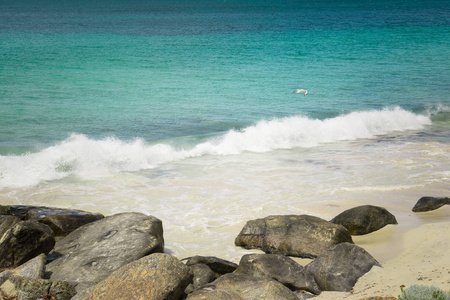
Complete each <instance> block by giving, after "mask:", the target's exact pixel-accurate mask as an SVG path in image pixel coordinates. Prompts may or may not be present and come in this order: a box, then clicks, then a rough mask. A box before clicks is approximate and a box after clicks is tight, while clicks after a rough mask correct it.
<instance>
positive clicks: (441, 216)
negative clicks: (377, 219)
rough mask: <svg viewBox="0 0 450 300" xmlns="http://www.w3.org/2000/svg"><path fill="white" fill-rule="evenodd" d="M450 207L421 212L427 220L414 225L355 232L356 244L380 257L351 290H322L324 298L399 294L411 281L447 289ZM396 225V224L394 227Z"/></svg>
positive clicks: (448, 285)
mask: <svg viewBox="0 0 450 300" xmlns="http://www.w3.org/2000/svg"><path fill="white" fill-rule="evenodd" d="M449 216H450V207H448V206H446V207H442V208H440V209H438V210H435V211H432V212H426V213H421V215H420V217H421V219H422V220H427V221H428V222H429V223H424V224H421V225H418V226H417V227H414V228H402V227H401V224H400V225H388V226H386V227H385V228H383V229H381V230H379V231H377V232H374V233H372V234H369V235H366V236H359V237H358V236H355V237H354V238H353V240H354V241H355V243H356V244H358V245H360V246H362V247H363V248H364V249H366V250H367V251H368V252H369V253H370V254H371V255H372V256H373V257H375V258H376V259H377V260H379V261H380V263H381V265H382V268H379V267H374V268H372V270H371V271H370V272H368V273H366V274H365V275H364V276H363V277H361V278H360V279H359V280H358V282H357V283H356V285H355V287H354V289H353V291H352V292H349V293H344V292H323V293H322V294H321V295H319V296H318V297H316V298H315V299H317V300H322V299H323V300H325V299H349V300H350V299H355V300H357V299H362V298H365V297H373V296H384V297H398V295H399V294H400V287H401V286H405V288H408V287H409V286H411V285H414V284H420V285H427V286H436V287H438V288H440V289H442V290H445V291H449V290H450V251H449V249H450V219H449ZM396 226H398V227H396Z"/></svg>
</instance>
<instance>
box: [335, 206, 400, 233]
mask: <svg viewBox="0 0 450 300" xmlns="http://www.w3.org/2000/svg"><path fill="white" fill-rule="evenodd" d="M330 222H331V223H334V224H339V225H342V226H344V227H345V228H347V230H348V231H349V232H350V234H351V235H362V234H368V233H371V232H373V231H377V230H379V229H381V228H383V227H384V226H386V225H388V224H397V220H396V219H395V216H394V215H393V214H391V213H390V212H388V211H387V210H386V209H385V208H383V207H379V206H373V205H362V206H358V207H354V208H351V209H349V210H346V211H344V212H342V213H341V214H339V215H337V216H336V217H334V218H333V219H332V220H331V221H330Z"/></svg>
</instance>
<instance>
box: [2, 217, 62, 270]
mask: <svg viewBox="0 0 450 300" xmlns="http://www.w3.org/2000/svg"><path fill="white" fill-rule="evenodd" d="M54 245H55V237H54V235H53V231H52V230H51V229H50V227H48V226H47V225H44V224H41V223H39V222H37V221H35V220H29V221H21V222H18V223H16V224H15V225H13V226H12V227H11V228H10V229H8V230H7V231H6V232H5V233H4V234H3V236H2V237H1V239H0V267H10V266H19V265H21V264H23V263H24V262H27V261H28V260H30V259H32V258H33V257H35V256H37V255H39V254H41V253H45V254H47V253H49V252H50V251H51V250H52V248H53V246H54Z"/></svg>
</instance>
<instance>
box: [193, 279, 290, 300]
mask: <svg viewBox="0 0 450 300" xmlns="http://www.w3.org/2000/svg"><path fill="white" fill-rule="evenodd" d="M213 299H232V300H234V299H236V300H237V299H242V300H260V299H277V300H284V299H286V300H298V298H297V296H296V295H295V294H294V293H293V292H292V291H291V290H290V289H288V288H287V287H285V286H284V285H282V284H281V283H279V282H278V281H275V280H272V279H269V278H263V277H251V276H246V275H242V274H234V273H229V274H225V275H223V276H221V277H219V278H218V279H216V280H215V281H214V282H212V283H209V284H207V285H205V286H204V287H202V288H200V289H198V290H197V291H195V292H193V293H191V294H189V295H188V297H187V300H213Z"/></svg>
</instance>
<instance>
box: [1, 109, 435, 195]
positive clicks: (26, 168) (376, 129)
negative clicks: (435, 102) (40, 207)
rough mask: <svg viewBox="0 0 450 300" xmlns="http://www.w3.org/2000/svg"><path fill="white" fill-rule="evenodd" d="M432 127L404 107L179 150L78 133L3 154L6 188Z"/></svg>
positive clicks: (292, 121)
mask: <svg viewBox="0 0 450 300" xmlns="http://www.w3.org/2000/svg"><path fill="white" fill-rule="evenodd" d="M430 124H431V120H430V118H429V117H428V116H424V115H418V114H414V113H411V112H408V111H406V110H403V109H401V108H399V107H396V108H390V109H383V110H374V111H361V112H353V113H350V114H346V115H342V116H338V117H335V118H330V119H325V120H319V119H311V118H308V117H305V116H293V117H287V118H283V119H273V120H269V121H260V122H258V123H257V124H255V125H253V126H249V127H247V128H244V129H243V130H241V131H237V130H230V131H229V132H227V133H226V134H224V135H222V136H219V137H216V138H212V139H210V140H209V141H206V142H204V143H200V144H197V145H193V146H192V147H191V148H187V149H176V148H174V147H173V146H171V145H168V144H155V145H149V144H147V143H146V142H145V141H143V140H142V139H136V140H134V141H132V142H124V141H121V140H119V139H115V138H108V139H102V140H93V139H90V138H88V137H86V136H85V135H82V134H73V135H72V136H71V137H70V138H68V139H67V140H65V141H63V142H61V143H59V144H57V145H55V146H52V147H48V148H46V149H44V150H42V151H40V152H37V153H29V154H26V155H21V156H0V188H6V187H21V186H30V185H35V184H38V183H39V182H41V181H46V180H55V179H61V178H64V177H66V176H68V175H75V176H78V177H80V178H82V179H95V178H101V177H104V176H108V175H110V174H112V173H115V172H121V171H137V170H143V169H150V168H155V167H157V166H159V165H161V164H164V163H167V162H171V161H175V160H180V159H185V158H189V157H199V156H203V155H230V154H240V153H243V152H247V151H248V152H268V151H272V150H277V149H292V148H298V147H314V146H317V145H320V144H323V143H332V142H338V141H344V140H355V139H360V138H374V137H376V136H379V135H384V134H389V133H392V132H395V131H405V130H418V129H421V128H423V127H424V126H426V125H430Z"/></svg>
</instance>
